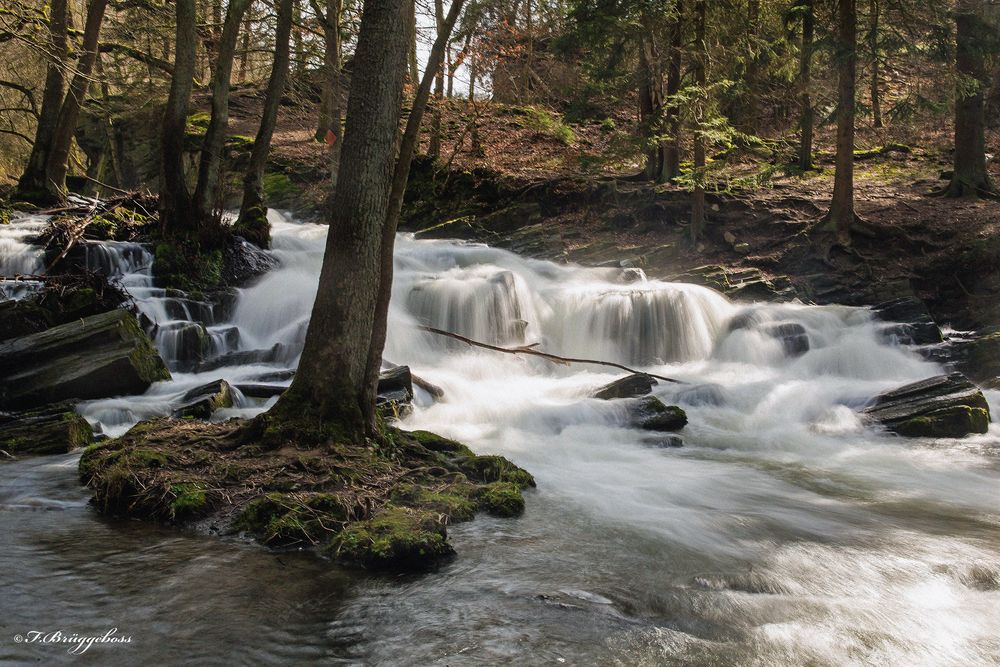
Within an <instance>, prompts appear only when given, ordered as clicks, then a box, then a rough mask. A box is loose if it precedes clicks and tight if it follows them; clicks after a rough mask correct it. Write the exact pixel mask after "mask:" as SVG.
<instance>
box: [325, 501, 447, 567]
mask: <svg viewBox="0 0 1000 667" xmlns="http://www.w3.org/2000/svg"><path fill="white" fill-rule="evenodd" d="M330 553H331V554H332V555H333V556H334V557H335V558H336V559H337V560H339V561H341V562H345V563H352V564H357V565H362V566H364V567H369V568H374V569H385V568H393V569H396V568H406V569H421V568H426V567H428V566H431V565H433V564H434V563H436V562H438V561H440V560H441V559H443V558H447V557H449V556H452V555H454V553H455V550H454V549H453V548H452V547H451V545H450V544H448V535H447V531H446V529H445V524H444V521H442V519H441V517H440V516H439V515H438V514H436V513H435V512H431V511H426V510H414V509H410V508H405V507H396V506H392V505H390V506H387V507H386V508H385V509H383V510H382V512H381V513H379V514H378V515H377V516H376V517H374V518H373V519H370V520H368V521H363V522H359V523H352V524H349V525H348V526H347V527H346V528H345V529H344V531H343V532H341V533H340V534H339V535H338V536H337V537H336V538H335V539H334V541H333V543H332V544H331V547H330Z"/></svg>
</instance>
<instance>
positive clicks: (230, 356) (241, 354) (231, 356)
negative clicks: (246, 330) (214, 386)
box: [198, 343, 287, 373]
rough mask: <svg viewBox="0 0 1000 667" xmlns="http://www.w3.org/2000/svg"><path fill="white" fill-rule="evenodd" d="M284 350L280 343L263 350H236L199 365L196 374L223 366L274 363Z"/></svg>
mask: <svg viewBox="0 0 1000 667" xmlns="http://www.w3.org/2000/svg"><path fill="white" fill-rule="evenodd" d="M286 349H287V348H286V347H285V346H284V345H282V344H281V343H275V344H274V345H273V346H272V347H270V348H268V349H263V350H237V351H235V352H228V353H226V354H223V355H221V356H218V357H215V358H214V359H208V360H207V361H205V362H204V363H202V364H199V365H198V372H199V373H205V372H207V371H214V370H217V369H219V368H223V367H225V366H246V365H249V364H270V363H274V362H275V361H277V360H278V359H280V358H281V357H282V355H283V354H284V352H285V351H286Z"/></svg>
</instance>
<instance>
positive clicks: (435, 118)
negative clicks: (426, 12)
mask: <svg viewBox="0 0 1000 667" xmlns="http://www.w3.org/2000/svg"><path fill="white" fill-rule="evenodd" d="M434 23H435V25H436V26H437V34H439V35H440V34H441V32H442V31H443V30H444V0H434ZM444 63H445V50H442V51H441V55H440V57H439V58H438V59H437V60H436V61H435V62H434V63H433V65H432V64H431V62H430V61H428V62H427V67H428V68H431V67H433V69H434V70H435V71H436V72H437V78H436V79H435V81H434V109H433V112H432V114H431V138H430V144H429V145H428V148H427V154H428V155H429V156H431V157H432V158H434V159H435V160H436V159H437V158H438V157H439V156H440V155H441V112H442V107H443V106H444V75H445V73H444Z"/></svg>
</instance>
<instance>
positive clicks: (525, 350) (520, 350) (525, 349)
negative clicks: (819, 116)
mask: <svg viewBox="0 0 1000 667" xmlns="http://www.w3.org/2000/svg"><path fill="white" fill-rule="evenodd" d="M416 328H417V329H420V330H421V331H426V332H428V333H432V334H436V335H438V336H446V337H448V338H454V339H455V340H457V341H461V342H463V343H465V344H466V345H472V346H475V347H481V348H484V349H487V350H493V351H494V352H503V353H504V354H529V355H531V356H533V357H541V358H542V359H545V360H547V361H552V362H555V363H557V364H564V365H565V364H595V365H597V366H610V367H612V368H618V369H620V370H623V371H626V372H628V373H635V374H639V375H648V376H649V377H651V378H656V379H657V380H663V381H664V382H674V383H676V384H687V383H686V382H684V381H683V380H675V379H674V378H668V377H664V376H662V375H656V374H655V373H646V372H644V371H637V370H635V369H634V368H629V367H628V366H623V365H622V364H616V363H615V362H613V361H601V360H600V359H577V358H574V357H560V356H559V355H556V354H549V353H548V352H542V351H541V350H535V349H533V348H534V347H535V346H536V345H538V343H533V344H531V345H524V346H522V347H498V346H496V345H490V344H489V343H481V342H479V341H478V340H472V339H471V338H466V337H465V336H462V335H459V334H457V333H452V332H451V331H444V330H442V329H435V328H434V327H428V326H423V325H416Z"/></svg>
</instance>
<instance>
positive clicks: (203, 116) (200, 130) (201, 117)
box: [184, 111, 212, 136]
mask: <svg viewBox="0 0 1000 667" xmlns="http://www.w3.org/2000/svg"><path fill="white" fill-rule="evenodd" d="M211 122H212V114H210V113H208V112H207V111H196V112H195V113H193V114H191V115H190V116H188V117H187V122H186V123H185V127H184V131H185V132H186V133H187V134H189V135H197V136H202V135H204V134H205V132H207V131H208V124H209V123H211Z"/></svg>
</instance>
